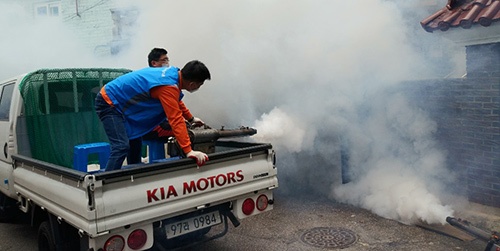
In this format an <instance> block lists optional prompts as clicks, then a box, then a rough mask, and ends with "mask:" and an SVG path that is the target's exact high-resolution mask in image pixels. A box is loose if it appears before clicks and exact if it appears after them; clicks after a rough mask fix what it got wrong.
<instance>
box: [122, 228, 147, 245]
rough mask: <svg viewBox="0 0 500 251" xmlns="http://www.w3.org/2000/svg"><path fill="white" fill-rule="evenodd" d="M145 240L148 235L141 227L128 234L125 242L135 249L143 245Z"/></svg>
mask: <svg viewBox="0 0 500 251" xmlns="http://www.w3.org/2000/svg"><path fill="white" fill-rule="evenodd" d="M147 240H148V235H147V234H146V231H144V230H142V229H136V230H134V231H133V232H132V233H130V235H129V236H128V239H127V244H128V246H129V247H130V248H131V249H134V250H137V249H140V248H142V247H144V244H146V241H147Z"/></svg>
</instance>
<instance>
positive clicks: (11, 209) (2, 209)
mask: <svg viewBox="0 0 500 251" xmlns="http://www.w3.org/2000/svg"><path fill="white" fill-rule="evenodd" d="M18 215H19V210H18V209H17V205H16V201H15V200H13V199H11V198H9V197H7V196H6V195H5V194H3V193H0V222H10V221H12V220H14V219H15V218H16V217H17V216H18Z"/></svg>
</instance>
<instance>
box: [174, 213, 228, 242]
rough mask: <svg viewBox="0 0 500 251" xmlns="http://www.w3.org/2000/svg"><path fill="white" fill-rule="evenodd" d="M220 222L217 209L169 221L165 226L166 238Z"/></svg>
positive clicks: (220, 218)
mask: <svg viewBox="0 0 500 251" xmlns="http://www.w3.org/2000/svg"><path fill="white" fill-rule="evenodd" d="M220 223H222V216H221V215H220V213H219V212H218V211H215V212H211V213H207V214H202V215H198V216H195V217H191V218H188V219H184V220H182V221H177V222H173V223H169V224H167V225H166V226H165V230H166V232H167V239H172V238H175V237H177V236H181V235H184V234H187V233H191V232H194V231H197V230H200V229H204V228H207V227H211V226H215V225H217V224H220Z"/></svg>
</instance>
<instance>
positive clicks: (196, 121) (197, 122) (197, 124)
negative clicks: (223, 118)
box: [189, 117, 205, 127]
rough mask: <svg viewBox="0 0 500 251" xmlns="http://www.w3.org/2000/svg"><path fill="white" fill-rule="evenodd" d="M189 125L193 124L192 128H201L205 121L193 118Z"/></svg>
mask: <svg viewBox="0 0 500 251" xmlns="http://www.w3.org/2000/svg"><path fill="white" fill-rule="evenodd" d="M189 123H191V126H192V127H200V126H202V125H204V124H205V122H203V120H201V119H200V118H197V117H193V118H192V119H191V120H189Z"/></svg>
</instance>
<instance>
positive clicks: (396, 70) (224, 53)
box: [0, 0, 452, 223]
mask: <svg viewBox="0 0 500 251" xmlns="http://www.w3.org/2000/svg"><path fill="white" fill-rule="evenodd" d="M115 2H116V3H120V4H119V5H120V6H124V5H125V6H126V3H128V2H125V1H115ZM419 2H420V1H418V0H408V1H404V4H402V3H398V2H397V1H388V0H350V1H340V0H299V1H285V0H269V1H255V0H239V1H231V0H212V1H196V0H184V1H167V0H147V1H140V2H139V1H133V4H135V5H136V7H138V8H139V10H140V16H139V18H138V20H137V25H136V27H137V31H136V34H135V36H133V38H134V40H133V41H131V42H132V44H131V46H130V47H129V50H127V51H124V52H122V53H121V54H120V55H119V57H112V58H107V59H105V58H96V57H93V56H92V52H88V51H85V50H82V49H81V47H82V46H81V44H80V43H79V42H78V41H81V40H82V38H76V37H75V34H73V33H72V31H71V30H68V28H67V27H64V24H58V25H59V26H61V27H59V26H57V27H58V28H57V29H51V31H52V33H51V34H50V36H46V35H44V32H42V31H43V30H44V28H47V27H54V26H46V24H43V23H33V22H31V23H30V22H28V21H22V22H21V23H18V20H20V19H19V18H14V17H17V16H19V15H23V14H19V13H22V10H21V9H20V8H18V7H15V5H8V6H7V5H0V7H1V8H0V10H1V11H0V12H5V11H4V10H9V12H8V13H6V15H7V16H9V17H10V18H9V17H6V15H0V18H2V19H1V21H2V22H0V28H1V30H3V31H4V32H7V34H9V35H10V37H12V39H10V40H9V39H7V40H5V39H3V40H1V41H0V48H1V50H2V54H1V55H2V57H3V58H9V59H10V58H12V60H4V59H2V61H1V63H0V64H1V65H0V66H1V67H2V72H1V75H2V76H0V77H4V78H5V77H9V76H10V75H11V74H10V73H16V74H17V73H18V72H19V71H21V70H22V71H27V70H32V69H35V68H39V67H43V68H45V67H56V66H57V67H73V66H80V65H81V66H112V67H119V68H123V67H128V68H130V67H132V68H140V67H144V66H146V57H147V53H148V52H149V51H150V50H151V48H153V47H164V48H165V49H167V50H168V51H169V58H170V59H171V62H170V64H171V65H175V66H179V67H182V66H183V65H184V64H185V63H186V62H187V61H189V60H192V59H198V60H201V61H202V62H204V63H205V64H206V65H207V66H208V67H209V69H210V71H211V74H212V80H211V81H207V84H205V85H204V86H203V88H201V90H200V91H199V92H197V93H196V94H193V95H191V94H187V95H186V97H185V98H184V101H185V103H186V104H187V106H188V107H189V108H190V109H191V111H192V112H193V113H194V114H195V115H196V116H198V117H200V118H202V119H203V120H204V121H205V122H207V123H208V124H209V125H211V126H212V127H214V128H216V127H218V126H220V125H224V126H226V127H231V126H240V125H245V126H253V127H255V128H257V130H258V134H257V135H256V136H255V139H256V140H258V141H264V142H270V143H272V144H273V146H274V147H275V149H276V151H277V152H278V156H279V159H278V167H279V175H280V189H278V190H279V191H281V192H285V193H287V192H296V191H305V192H310V191H311V190H313V191H314V192H319V193H322V194H324V195H327V196H331V198H333V199H336V200H339V201H342V202H346V203H350V204H353V205H357V206H361V207H363V208H366V209H369V210H372V211H373V212H375V213H377V214H379V215H381V216H384V217H387V218H391V219H396V220H399V221H401V222H405V223H412V222H416V221H418V220H423V221H427V222H429V223H433V222H443V221H444V219H445V218H446V216H449V215H451V214H452V210H451V208H450V207H449V206H447V205H443V203H442V202H441V201H440V199H441V198H442V195H443V193H442V192H443V186H442V185H441V184H446V182H449V181H450V180H451V179H452V177H450V175H448V170H446V163H445V158H446V152H445V151H443V150H442V149H440V148H439V146H438V145H437V143H436V141H435V139H434V133H436V124H435V123H434V122H433V121H432V120H431V119H430V118H429V117H428V116H427V115H426V114H425V112H424V111H422V110H419V109H418V108H416V107H412V106H411V104H410V102H409V101H407V100H406V99H405V97H404V95H401V94H398V92H397V91H394V89H396V88H397V87H398V85H399V84H400V82H401V81H404V80H410V79H416V78H428V77H430V76H429V75H428V74H427V73H428V72H429V69H432V68H433V67H432V66H429V64H428V61H427V60H426V58H425V56H426V54H425V51H423V50H422V48H423V47H425V46H426V45H427V44H430V43H429V41H430V42H431V43H432V42H436V41H434V40H432V39H433V37H434V38H435V36H436V35H434V34H428V33H426V32H425V31H424V30H423V29H422V28H421V27H420V26H419V24H418V21H420V20H422V19H424V18H425V17H427V16H428V15H429V14H431V13H429V12H425V11H421V15H420V16H416V17H414V20H413V22H409V20H408V16H409V15H407V14H408V13H412V15H417V14H415V13H419V12H416V11H415V10H418V8H420V6H421V5H419V4H418V3H419ZM396 3H398V4H396ZM441 7H442V6H438V7H437V8H441ZM9 13H10V14H9ZM0 14H2V13H0ZM4 14H5V13H4ZM419 14H420V13H419ZM29 19H30V18H28V17H27V18H25V19H24V18H23V19H22V20H29ZM13 20H16V23H14V21H13ZM45 30H46V29H45ZM28 34H29V36H28ZM413 35H417V36H418V38H415V37H412V36H413ZM3 37H5V36H3ZM83 39H85V38H83ZM416 47H419V49H417V48H416ZM448 47H451V46H450V45H443V46H442V48H448ZM20 59H22V63H19V64H18V63H17V62H20ZM27 59H28V61H26V60H27ZM29 59H32V60H29ZM435 60H436V59H434V61H435ZM7 74H8V75H9V76H4V75H7ZM342 156H347V157H348V160H347V162H348V163H347V166H348V167H349V170H348V172H347V171H345V172H344V173H342V172H341V171H340V170H341V166H343V165H344V164H345V163H344V162H345V161H346V160H343V159H342V158H343V157H342ZM343 174H348V175H349V178H350V179H351V180H352V182H350V183H348V184H342V175H343Z"/></svg>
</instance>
